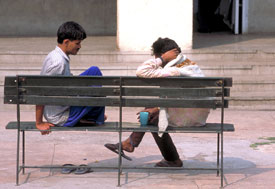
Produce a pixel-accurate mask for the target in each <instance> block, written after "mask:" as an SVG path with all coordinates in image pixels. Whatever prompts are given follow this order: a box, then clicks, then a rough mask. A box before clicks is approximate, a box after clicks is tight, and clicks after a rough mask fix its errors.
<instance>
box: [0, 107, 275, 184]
mask: <svg viewBox="0 0 275 189" xmlns="http://www.w3.org/2000/svg"><path fill="white" fill-rule="evenodd" d="M136 111H138V109H129V111H127V114H126V115H125V116H124V119H125V121H133V120H134V121H135V120H136V116H135V112H136ZM225 113H226V117H225V121H226V122H229V123H234V124H235V128H236V131H235V132H234V133H226V134H225V145H224V148H225V149H224V150H225V153H224V166H225V181H224V182H225V188H234V189H236V188H245V189H246V188H249V189H254V188H256V189H258V188H265V189H266V188H268V189H269V188H275V144H272V142H274V140H272V139H273V138H268V137H275V129H274V127H275V123H274V120H275V113H274V112H272V111H270V112H269V111H237V110H227V111H226V112H225ZM0 114H1V115H0V117H1V120H0V144H1V145H0V157H1V158H0V188H116V185H117V171H112V170H95V172H93V173H88V174H85V175H80V176H79V175H75V174H73V173H72V174H69V175H63V174H61V173H60V170H58V169H55V170H40V169H27V171H26V174H25V175H21V176H20V186H19V187H16V186H15V149H16V132H15V131H8V130H5V125H6V123H7V122H8V121H9V120H15V119H16V114H15V112H0ZM107 114H108V115H109V120H117V116H118V113H117V112H116V111H115V109H107ZM219 116H220V112H219V111H213V112H212V113H211V115H210V117H209V122H217V121H219ZM21 118H22V120H33V119H34V113H33V112H22V115H21ZM127 136H128V133H124V134H123V138H126V137H127ZM172 137H173V140H174V142H175V144H176V146H177V148H178V151H179V154H180V157H181V159H182V160H183V163H184V167H200V166H203V167H213V166H215V158H216V151H215V142H216V138H215V135H214V134H213V135H209V134H173V135H172ZM117 139H118V135H117V134H115V133H99V132H98V133H95V132H59V133H57V132H56V133H51V134H50V135H49V136H41V135H40V133H38V132H33V133H27V139H26V142H27V149H26V152H27V160H26V162H27V164H28V165H35V164H40V165H56V164H59V165H61V164H64V163H73V164H89V165H95V166H98V165H104V166H114V165H117V156H116V155H115V154H114V153H112V152H110V151H108V150H107V149H105V148H104V146H103V144H104V143H107V142H112V143H114V142H117ZM263 142H264V143H263ZM257 143H258V145H257ZM259 144H265V145H259ZM129 155H130V156H131V157H132V158H133V162H129V161H127V160H123V164H124V165H137V166H140V165H143V166H146V167H151V166H153V165H154V163H156V162H157V161H159V160H160V159H161V155H160V153H159V151H158V149H157V147H156V145H155V143H154V141H153V138H152V137H151V135H150V134H149V133H148V134H146V136H145V138H144V140H143V142H142V143H141V145H140V147H139V148H137V149H136V150H135V152H134V153H133V154H129ZM121 184H122V186H121V188H150V189H151V188H187V189H193V188H200V189H210V188H219V184H220V178H219V177H217V176H216V173H215V171H166V172H158V171H151V172H148V171H137V170H129V171H124V172H123V175H122V179H121Z"/></svg>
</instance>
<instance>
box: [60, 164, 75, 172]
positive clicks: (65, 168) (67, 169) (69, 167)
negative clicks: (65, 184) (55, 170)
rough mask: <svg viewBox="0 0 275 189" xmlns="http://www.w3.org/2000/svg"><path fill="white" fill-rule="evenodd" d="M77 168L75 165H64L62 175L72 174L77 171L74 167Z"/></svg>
mask: <svg viewBox="0 0 275 189" xmlns="http://www.w3.org/2000/svg"><path fill="white" fill-rule="evenodd" d="M72 166H75V165H74V164H64V165H62V167H63V168H62V170H61V173H62V174H70V173H71V172H73V171H75V170H76V168H74V167H72Z"/></svg>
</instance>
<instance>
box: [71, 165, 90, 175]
mask: <svg viewBox="0 0 275 189" xmlns="http://www.w3.org/2000/svg"><path fill="white" fill-rule="evenodd" d="M79 166H81V167H79V168H77V169H76V170H75V172H74V174H76V175H82V174H85V173H91V172H93V170H92V169H91V168H90V167H87V165H85V164H81V165H79Z"/></svg>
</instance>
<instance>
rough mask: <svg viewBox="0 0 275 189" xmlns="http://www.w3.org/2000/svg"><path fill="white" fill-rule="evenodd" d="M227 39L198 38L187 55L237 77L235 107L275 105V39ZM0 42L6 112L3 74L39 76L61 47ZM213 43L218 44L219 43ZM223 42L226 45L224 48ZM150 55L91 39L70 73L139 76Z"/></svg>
mask: <svg viewBox="0 0 275 189" xmlns="http://www.w3.org/2000/svg"><path fill="white" fill-rule="evenodd" d="M200 37H201V36H200ZM228 37H229V36H227V35H226V36H216V38H213V36H211V37H210V38H205V36H204V35H202V38H197V39H198V41H197V44H198V48H197V49H192V50H183V53H184V54H186V55H187V57H189V58H190V59H192V60H193V61H195V62H197V63H198V64H199V65H200V67H201V68H202V70H203V71H204V73H205V75H206V76H226V77H232V78H233V88H232V89H231V95H232V103H231V105H232V106H233V107H248V108H253V107H256V106H257V107H260V108H262V107H267V106H268V107H270V106H271V107H275V105H274V97H273V95H270V94H269V93H270V92H273V91H274V89H275V77H274V73H275V61H274V58H275V51H274V48H273V46H272V45H271V44H273V43H271V42H272V40H274V36H270V37H266V38H261V37H259V36H242V39H241V40H240V41H239V40H238V39H236V38H235V36H230V37H233V38H234V40H229V39H228ZM259 39H260V40H259ZM0 40H1V44H2V45H1V46H0V100H1V102H0V105H1V108H0V111H1V109H3V110H4V109H6V108H9V107H11V106H10V105H9V107H7V106H6V105H3V104H2V102H3V101H2V98H3V83H4V76H6V75H16V74H34V75H37V74H39V73H40V69H41V66H42V62H43V60H44V58H45V57H46V55H47V54H48V52H50V51H51V50H52V49H54V47H55V45H56V39H55V38H54V37H49V38H47V37H45V38H1V39H0ZM214 40H218V41H219V42H218V44H217V43H216V42H215V41H214ZM222 41H225V42H226V43H224V44H222ZM228 42H230V43H228ZM221 44H222V45H221ZM267 44H269V45H267ZM150 54H151V52H121V51H118V50H117V47H116V37H106V36H104V37H88V38H87V39H86V40H84V41H83V44H82V49H81V51H80V52H79V54H78V55H77V56H71V69H72V72H73V74H75V75H78V74H79V73H81V72H82V71H83V70H85V69H87V68H88V67H90V66H92V65H94V66H98V67H100V68H101V70H102V72H103V74H104V75H123V76H134V75H135V70H136V68H137V66H138V65H140V64H141V63H142V62H143V61H144V60H146V59H149V58H151V55H150ZM254 94H257V95H254ZM22 108H25V106H22ZM26 109H28V108H26ZM273 109H275V108H273Z"/></svg>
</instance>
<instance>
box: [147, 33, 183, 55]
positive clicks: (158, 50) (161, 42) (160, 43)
mask: <svg viewBox="0 0 275 189" xmlns="http://www.w3.org/2000/svg"><path fill="white" fill-rule="evenodd" d="M175 48H176V49H177V50H178V51H179V53H180V52H181V49H180V47H179V46H178V44H177V43H176V42H175V41H174V40H172V39H169V38H161V37H160V38H158V40H156V41H155V42H154V43H153V45H152V54H153V55H155V56H156V57H160V56H161V55H162V54H163V53H165V52H167V51H169V50H172V49H175Z"/></svg>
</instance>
